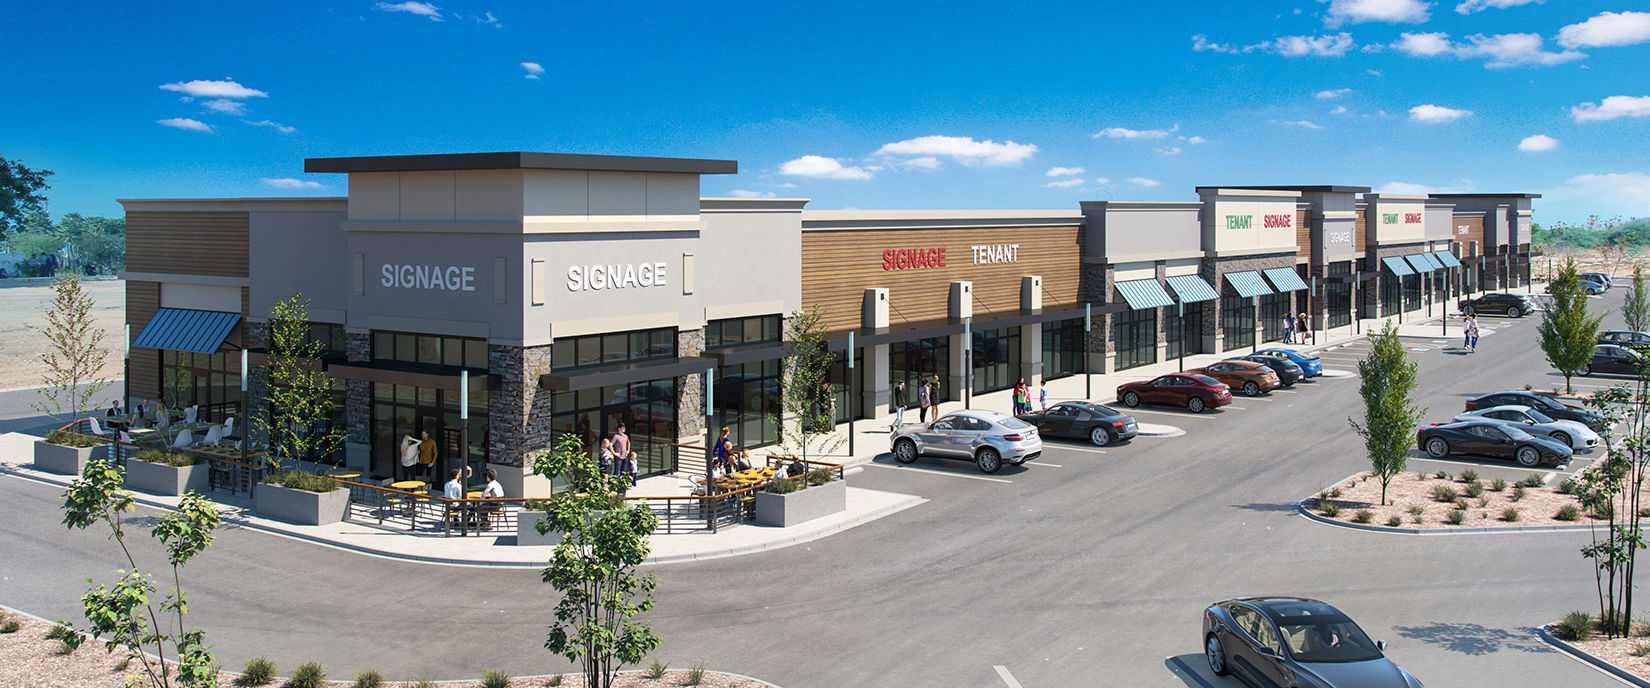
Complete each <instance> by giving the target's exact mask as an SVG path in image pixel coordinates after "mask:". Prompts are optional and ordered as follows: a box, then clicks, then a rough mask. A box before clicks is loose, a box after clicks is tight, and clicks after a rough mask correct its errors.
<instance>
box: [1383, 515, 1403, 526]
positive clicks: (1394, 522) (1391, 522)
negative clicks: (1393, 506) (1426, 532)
mask: <svg viewBox="0 0 1650 688" xmlns="http://www.w3.org/2000/svg"><path fill="white" fill-rule="evenodd" d="M1403 524H1404V519H1402V518H1399V517H1397V516H1393V517H1391V518H1388V519H1387V520H1386V525H1387V527H1388V528H1397V527H1398V526H1401V525H1403Z"/></svg>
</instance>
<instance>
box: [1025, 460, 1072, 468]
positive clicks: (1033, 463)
mask: <svg viewBox="0 0 1650 688" xmlns="http://www.w3.org/2000/svg"><path fill="white" fill-rule="evenodd" d="M1020 465H1021V466H1037V467H1039V468H1041V467H1043V466H1047V467H1049V468H1065V466H1064V465H1061V464H1057V463H1044V462H1042V461H1035V460H1034V461H1027V462H1025V463H1022V464H1020Z"/></svg>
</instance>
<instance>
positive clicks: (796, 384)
mask: <svg viewBox="0 0 1650 688" xmlns="http://www.w3.org/2000/svg"><path fill="white" fill-rule="evenodd" d="M785 343H786V344H787V345H788V346H789V347H790V355H789V356H786V357H785V359H784V366H785V368H784V375H785V385H784V387H783V388H782V389H781V390H780V407H781V409H782V411H783V413H782V414H779V413H776V414H774V415H775V418H774V425H775V426H776V427H778V428H779V446H780V448H781V449H782V450H783V451H785V452H786V453H789V454H795V455H796V456H798V457H800V458H802V459H804V460H806V459H807V458H808V450H809V449H810V448H817V449H818V452H817V453H821V454H823V453H829V452H830V451H832V450H834V449H836V448H837V447H839V446H841V445H842V443H843V442H845V441H847V438H846V437H844V436H842V435H836V434H832V433H830V432H829V431H830V430H832V429H834V428H835V425H836V423H835V420H836V412H835V409H834V401H835V396H834V394H833V393H832V391H831V386H830V385H831V367H832V366H834V365H835V364H836V356H835V355H833V354H832V353H831V352H830V348H829V346H828V344H829V342H827V341H826V339H825V312H824V311H823V310H821V309H820V308H819V306H818V305H817V304H815V305H813V306H809V307H808V310H806V311H796V312H793V313H791V314H790V316H788V317H787V318H785ZM787 417H788V418H792V419H794V420H795V422H793V423H786V422H785V418H787ZM816 445H817V446H816Z"/></svg>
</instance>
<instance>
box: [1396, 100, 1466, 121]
mask: <svg viewBox="0 0 1650 688" xmlns="http://www.w3.org/2000/svg"><path fill="white" fill-rule="evenodd" d="M1470 116H1472V111H1471V110H1455V109H1451V108H1447V107H1443V106H1441V105H1433V104H1431V103H1428V104H1426V105H1417V106H1415V107H1412V108H1410V109H1409V119H1410V121H1412V122H1426V123H1428V124H1440V123H1443V122H1454V121H1455V120H1458V119H1461V118H1463V117H1470Z"/></svg>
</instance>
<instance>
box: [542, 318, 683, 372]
mask: <svg viewBox="0 0 1650 688" xmlns="http://www.w3.org/2000/svg"><path fill="white" fill-rule="evenodd" d="M674 358H676V328H674V327H665V328H660V329H656V330H636V331H633V332H615V333H612V334H593V335H586V336H583V337H564V338H561V339H557V340H556V341H555V345H554V346H552V347H551V350H550V367H551V368H552V369H555V370H566V369H568V368H582V367H585V366H596V365H607V364H610V363H634V362H638V361H652V360H669V359H674Z"/></svg>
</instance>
